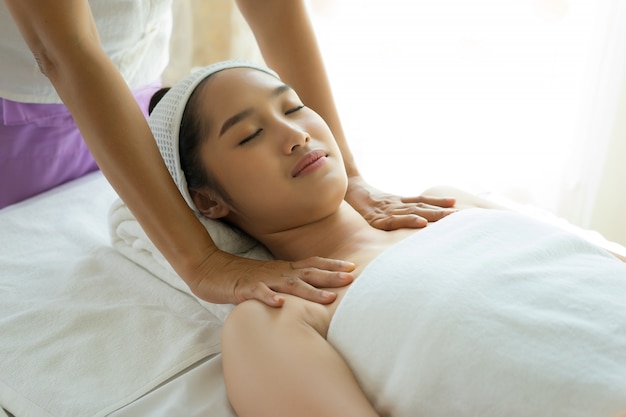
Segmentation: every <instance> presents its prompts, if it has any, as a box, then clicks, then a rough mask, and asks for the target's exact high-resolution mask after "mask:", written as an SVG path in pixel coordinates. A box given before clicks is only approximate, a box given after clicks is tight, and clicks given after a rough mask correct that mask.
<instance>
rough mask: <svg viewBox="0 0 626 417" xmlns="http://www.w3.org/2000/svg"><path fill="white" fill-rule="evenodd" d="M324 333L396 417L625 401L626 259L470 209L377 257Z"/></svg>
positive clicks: (384, 410) (519, 219)
mask: <svg viewBox="0 0 626 417" xmlns="http://www.w3.org/2000/svg"><path fill="white" fill-rule="evenodd" d="M328 339H329V341H330V342H331V343H332V344H333V345H334V346H335V347H336V348H337V349H338V350H339V351H340V353H341V354H342V355H343V356H344V357H345V358H346V360H347V361H348V363H349V365H350V367H351V368H352V369H353V371H354V373H355V375H356V377H357V379H358V380H359V383H360V384H361V386H362V387H363V389H364V390H365V392H366V394H367V395H368V397H369V399H370V400H371V401H372V403H373V404H374V405H375V407H376V408H377V410H378V411H379V412H380V413H381V415H383V416H393V417H414V416H428V417H453V416H454V417H462V416H481V417H490V416H493V417H502V416H507V417H516V416H524V417H530V416H533V417H536V416H550V417H578V416H580V417H583V416H584V417H591V416H593V417H612V416H615V415H617V413H618V412H619V411H624V410H626V265H624V264H623V263H622V262H620V261H618V260H616V259H614V258H613V257H612V256H611V255H609V254H607V253H605V252H604V251H603V250H601V249H598V248H596V247H595V246H593V245H591V244H589V243H588V242H587V241H585V240H583V239H581V238H579V237H576V236H574V235H571V234H569V233H567V232H564V231H562V230H561V229H558V228H555V227H553V226H550V225H548V224H544V223H542V222H538V221H535V220H532V219H529V218H528V217H525V216H521V215H518V214H515V213H509V212H499V211H490V210H480V209H471V210H466V211H461V212H459V213H456V214H454V215H451V216H449V217H447V218H446V219H444V220H440V221H439V222H437V223H435V224H432V225H430V226H428V227H427V228H426V229H424V230H423V231H421V232H419V233H416V234H415V235H413V236H411V237H410V238H408V239H406V240H404V241H402V242H400V243H399V244H397V245H396V246H394V247H392V248H390V249H388V250H387V251H386V252H384V253H383V254H382V255H381V256H379V257H378V258H377V259H375V260H374V261H373V262H372V263H371V264H370V265H369V266H368V267H367V268H366V269H365V271H364V272H363V273H362V274H361V276H360V277H359V278H358V279H357V280H356V282H355V283H354V284H353V285H352V286H351V288H350V289H349V290H348V292H347V294H346V296H345V298H344V300H343V301H342V303H341V304H340V306H339V308H338V310H337V312H336V314H335V317H334V318H333V321H332V323H331V327H330V330H329V333H328Z"/></svg>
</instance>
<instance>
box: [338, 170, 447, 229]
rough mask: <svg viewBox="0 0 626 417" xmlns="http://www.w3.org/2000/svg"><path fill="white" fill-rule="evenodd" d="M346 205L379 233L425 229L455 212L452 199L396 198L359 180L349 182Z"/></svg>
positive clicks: (358, 178)
mask: <svg viewBox="0 0 626 417" xmlns="http://www.w3.org/2000/svg"><path fill="white" fill-rule="evenodd" d="M346 201H347V202H348V203H350V205H351V206H352V207H354V208H355V209H356V210H357V211H358V212H359V213H361V215H362V216H363V217H364V218H365V219H366V220H367V221H368V222H369V224H371V225H372V226H373V227H375V228H377V229H381V230H395V229H401V228H420V227H424V226H426V225H427V224H428V222H434V221H437V220H439V219H441V218H443V217H445V216H447V215H448V214H450V213H454V212H455V211H456V210H455V209H453V207H454V204H455V202H456V201H455V199H454V198H449V197H429V196H419V197H398V196H395V195H392V194H387V193H384V192H382V191H380V190H378V189H376V188H374V187H372V186H371V185H369V184H367V183H366V182H365V181H364V180H363V178H361V177H359V176H351V177H350V178H349V182H348V191H347V193H346Z"/></svg>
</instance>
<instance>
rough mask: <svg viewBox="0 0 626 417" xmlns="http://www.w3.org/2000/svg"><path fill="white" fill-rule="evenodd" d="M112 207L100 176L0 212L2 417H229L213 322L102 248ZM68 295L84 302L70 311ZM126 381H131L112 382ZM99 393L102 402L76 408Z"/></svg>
mask: <svg viewBox="0 0 626 417" xmlns="http://www.w3.org/2000/svg"><path fill="white" fill-rule="evenodd" d="M116 198H117V195H116V194H115V192H114V191H113V190H112V189H111V187H110V185H109V184H108V182H107V181H106V180H105V178H104V177H103V176H102V174H101V173H99V172H98V173H94V174H91V175H89V176H87V177H84V178H81V179H79V180H76V181H73V182H71V183H68V184H66V185H64V186H61V187H58V188H57V189H55V190H52V191H50V192H48V193H44V194H42V195H40V196H37V197H35V198H32V199H30V200H27V201H25V202H22V203H20V204H17V205H14V206H11V207H8V208H6V209H3V210H0V335H1V336H0V359H1V360H0V408H2V409H5V410H7V411H8V412H10V413H12V414H13V415H15V416H16V417H30V416H33V417H39V416H42V417H44V416H45V417H51V416H53V417H69V416H73V415H75V416H105V415H112V416H116V417H129V416H137V415H150V416H165V415H168V416H171V415H185V416H203V417H205V416H211V417H234V413H233V412H232V410H231V408H230V406H229V404H228V401H227V398H226V394H225V388H224V385H223V378H222V372H221V359H220V355H219V336H220V332H221V324H220V321H219V320H217V319H216V318H215V317H214V316H213V315H212V314H211V313H210V312H208V311H207V310H206V309H205V308H203V307H202V306H200V304H198V302H197V301H196V300H195V299H193V298H192V297H190V296H189V295H187V294H184V293H182V292H181V291H178V290H176V289H174V288H171V287H169V286H167V285H166V284H164V283H163V282H162V281H161V280H159V279H158V278H156V277H154V276H152V275H151V274H149V273H148V272H147V271H145V270H144V269H143V268H141V267H139V266H137V265H135V264H133V263H132V262H130V261H128V259H126V258H125V257H123V256H122V255H120V254H119V253H118V252H117V251H115V250H114V249H113V248H111V244H110V236H109V232H108V225H107V212H108V210H109V208H110V206H111V203H112V202H113V201H114V200H115V199H116ZM81 274H83V275H84V276H83V275H81ZM164 285H165V286H164ZM72 294H81V297H83V296H84V295H85V294H88V296H87V297H85V298H82V299H77V300H76V303H74V302H69V301H72V300H71V299H69V298H68V297H71V296H72ZM72 304H74V305H72ZM118 307H119V308H118ZM83 314H84V316H83ZM125 314H127V316H125ZM117 329H119V334H117ZM64 330H67V331H68V332H71V333H68V334H64V333H63V332H64ZM77 330H78V331H77ZM177 331H178V333H176V332H177ZM129 332H134V333H132V334H129ZM76 333H78V334H80V335H81V336H82V337H83V339H80V338H76V337H74V335H75V334H76ZM68 335H71V337H68ZM168 335H170V336H172V335H173V336H175V338H171V337H170V336H168ZM116 355H117V356H116ZM42 358H44V360H42ZM112 358H116V359H115V360H111V359H112ZM99 361H102V362H104V364H103V363H98V362H99ZM145 361H149V362H148V363H145ZM128 367H130V368H131V370H132V369H133V368H134V367H136V368H137V369H140V370H141V369H144V370H146V369H147V370H149V372H137V373H133V372H126V369H125V368H128ZM109 368H110V369H109ZM94 370H97V372H96V374H94ZM125 372H126V373H125ZM106 375H108V376H106ZM124 375H126V376H127V377H128V378H127V379H129V380H130V381H124V380H118V379H116V378H120V376H122V377H123V376H124ZM144 375H145V378H144ZM111 385H114V386H113V387H111ZM126 386H132V387H134V388H133V390H132V391H129V392H119V390H120V389H123V388H124V387H126ZM85 387H87V388H85ZM116 388H118V390H117V391H116ZM99 390H101V392H102V393H103V396H104V397H106V396H107V395H108V396H109V397H106V398H109V399H110V400H109V401H110V403H106V401H105V400H103V403H102V404H96V405H93V404H84V403H85V402H92V399H91V398H90V397H89V395H93V394H92V393H91V391H95V392H96V393H97V392H99ZM112 394H113V395H112ZM96 396H97V394H96ZM81 397H83V398H81ZM81 399H82V400H83V401H82V402H81ZM2 415H3V411H1V410H0V416H2Z"/></svg>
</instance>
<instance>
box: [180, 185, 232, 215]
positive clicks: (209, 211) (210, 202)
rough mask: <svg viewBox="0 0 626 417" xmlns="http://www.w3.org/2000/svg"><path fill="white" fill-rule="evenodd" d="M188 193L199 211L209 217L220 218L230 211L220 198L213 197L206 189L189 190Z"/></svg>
mask: <svg viewBox="0 0 626 417" xmlns="http://www.w3.org/2000/svg"><path fill="white" fill-rule="evenodd" d="M189 194H190V195H191V199H192V200H193V202H194V204H195V205H196V207H197V208H198V210H199V211H200V213H202V215H203V216H205V217H208V218H209V219H214V220H216V219H221V218H222V217H226V216H227V215H228V213H230V209H229V208H228V206H227V205H226V204H224V202H223V201H222V200H221V199H220V198H213V197H211V196H210V195H209V194H208V193H207V192H206V191H200V190H189Z"/></svg>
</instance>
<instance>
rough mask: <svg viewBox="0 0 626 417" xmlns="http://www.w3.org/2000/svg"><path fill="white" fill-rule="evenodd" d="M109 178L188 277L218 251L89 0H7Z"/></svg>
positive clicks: (32, 47) (169, 256)
mask: <svg viewBox="0 0 626 417" xmlns="http://www.w3.org/2000/svg"><path fill="white" fill-rule="evenodd" d="M6 3H7V5H8V6H9V9H10V10H11V12H12V14H13V16H14V19H15V21H16V22H17V24H18V26H19V27H20V30H21V32H22V34H23V36H24V39H25V40H26V42H27V43H28V45H29V47H30V48H31V50H32V51H33V54H34V55H35V57H36V58H37V61H38V62H39V63H40V67H41V69H42V71H44V73H45V74H46V75H47V76H48V78H49V79H50V81H51V82H52V84H53V85H54V87H55V89H56V90H57V92H58V94H59V96H60V97H61V99H62V100H63V101H64V103H65V104H66V105H67V107H68V108H69V110H70V112H71V114H72V116H73V117H74V120H75V122H76V124H77V125H78V127H79V129H80V131H81V133H82V134H83V137H84V138H85V141H86V142H87V145H88V146H89V149H90V150H91V152H92V154H93V156H94V158H95V159H96V162H97V163H98V165H99V166H100V168H101V170H102V171H103V173H104V174H105V175H106V177H107V179H108V180H109V181H110V183H111V184H112V186H113V187H114V188H115V190H116V191H117V193H118V194H119V195H120V197H121V198H122V199H123V200H124V201H125V202H126V204H127V205H128V207H129V208H130V209H131V211H132V212H133V213H134V214H135V216H136V217H137V219H138V221H139V222H140V224H141V225H142V227H143V228H144V229H145V231H146V233H147V234H148V236H149V237H150V239H151V240H152V241H153V242H154V244H155V245H156V246H157V247H158V248H159V250H161V251H162V253H163V255H164V256H165V257H166V258H167V259H168V260H169V261H170V262H171V263H172V266H173V267H174V268H175V269H176V270H177V272H179V273H180V274H181V276H183V277H190V276H192V275H193V272H194V269H195V268H196V267H197V265H199V264H201V263H202V259H203V258H206V257H207V256H208V253H210V251H211V250H216V248H215V245H214V244H213V242H212V241H211V239H210V237H209V235H208V234H207V233H206V232H205V230H204V228H203V227H201V225H200V223H199V221H198V220H197V219H196V217H195V215H194V214H193V213H192V212H191V210H189V208H188V207H187V205H186V203H185V202H184V200H183V199H182V197H181V196H180V193H179V192H178V190H177V188H176V187H175V185H174V183H173V181H172V179H171V177H170V175H169V173H168V171H167V169H166V167H165V165H164V164H163V162H162V159H161V156H160V154H159V151H158V149H157V147H156V144H155V142H154V139H153V137H152V134H151V132H150V129H149V127H148V125H147V122H146V121H145V118H144V116H143V114H142V113H141V110H140V109H139V107H138V105H137V104H136V102H135V100H134V97H133V96H132V94H131V92H130V90H129V89H128V87H127V86H126V83H125V82H124V80H123V79H122V77H121V75H120V74H119V72H118V70H117V69H116V68H115V66H114V65H113V63H112V62H111V61H110V60H109V59H108V57H107V56H106V55H105V53H104V52H103V51H102V48H101V46H100V43H99V40H98V35H97V31H96V28H95V24H94V21H93V18H92V16H91V12H90V10H89V6H88V3H87V1H85V0H79V1H75V0H55V1H54V2H48V1H45V0H42V1H37V0H6Z"/></svg>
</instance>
